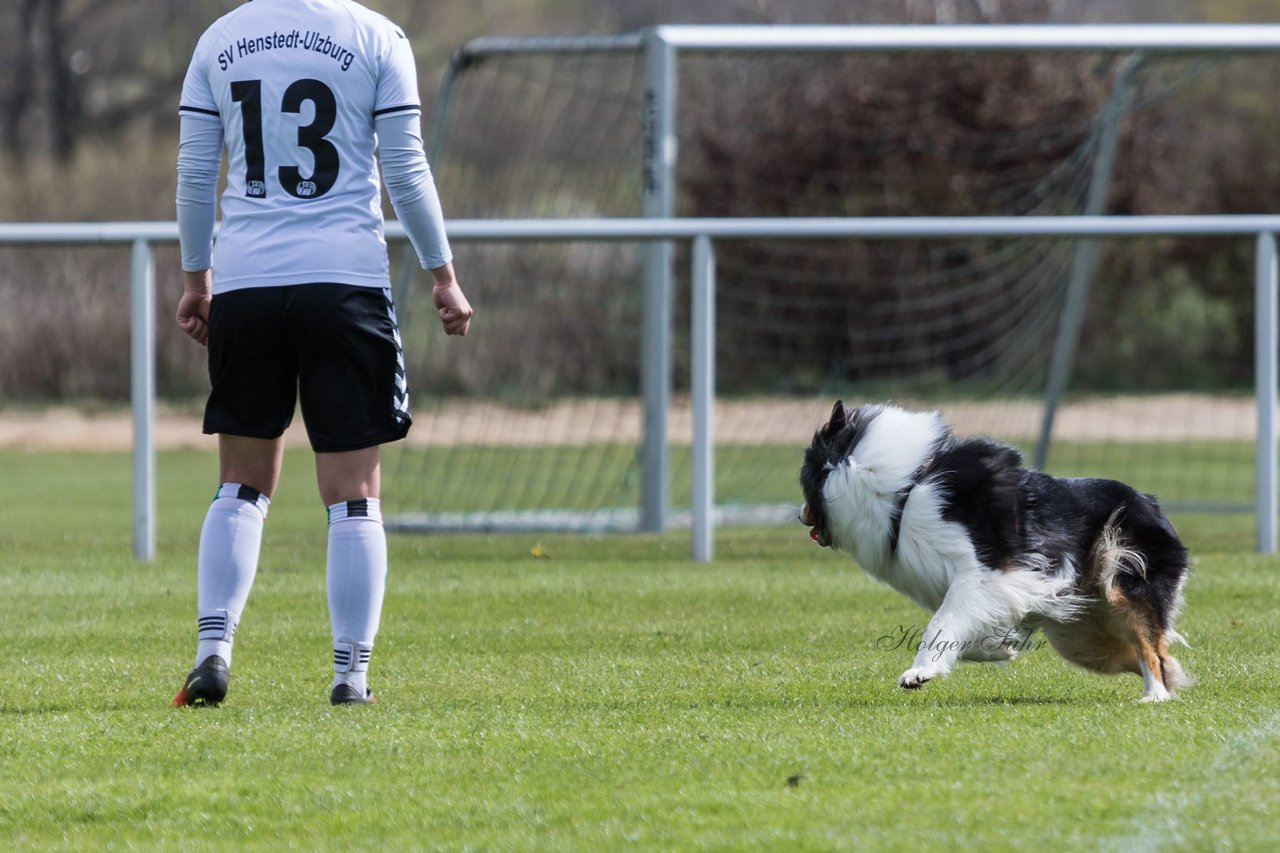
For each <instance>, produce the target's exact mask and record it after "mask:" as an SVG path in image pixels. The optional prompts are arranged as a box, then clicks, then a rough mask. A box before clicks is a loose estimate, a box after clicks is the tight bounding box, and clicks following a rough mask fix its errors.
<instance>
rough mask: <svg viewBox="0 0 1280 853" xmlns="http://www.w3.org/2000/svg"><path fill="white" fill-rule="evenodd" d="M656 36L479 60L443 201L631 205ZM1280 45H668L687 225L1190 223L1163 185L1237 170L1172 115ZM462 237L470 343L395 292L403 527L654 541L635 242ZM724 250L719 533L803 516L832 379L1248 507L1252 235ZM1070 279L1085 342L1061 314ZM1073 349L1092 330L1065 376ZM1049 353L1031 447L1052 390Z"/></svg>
mask: <svg viewBox="0 0 1280 853" xmlns="http://www.w3.org/2000/svg"><path fill="white" fill-rule="evenodd" d="M637 44H638V42H628V41H627V40H625V39H620V40H618V42H617V43H616V44H612V45H607V46H605V47H603V48H601V49H594V50H588V49H580V50H564V49H561V50H533V49H530V50H527V51H503V52H499V53H494V54H492V55H485V54H478V55H475V56H472V57H471V58H470V59H469V60H468V61H465V62H462V63H460V64H459V66H458V68H457V73H456V77H455V78H454V80H453V85H452V87H451V90H450V91H449V92H448V102H447V104H437V114H438V116H440V118H439V119H438V122H439V123H438V125H437V126H436V127H435V128H432V129H431V131H430V132H431V133H433V134H435V136H434V143H433V145H432V147H433V148H435V149H436V150H435V151H434V161H433V168H434V169H435V172H436V177H437V181H438V184H439V186H440V192H441V196H442V198H443V200H444V204H445V209H446V212H447V214H448V215H449V217H450V218H485V217H502V218H548V217H575V218H590V217H618V216H639V215H641V213H642V210H641V205H642V197H641V178H642V160H643V155H644V147H645V144H646V140H645V127H644V125H643V122H642V118H643V114H644V111H645V110H644V107H645V104H644V98H645V73H646V72H645V64H644V55H643V51H642V50H640V49H639V47H638V46H637ZM1269 62H1272V61H1271V60H1269V59H1259V58H1257V57H1254V58H1252V59H1249V60H1247V62H1245V64H1246V65H1247V66H1249V67H1247V68H1245V70H1243V71H1242V70H1241V69H1240V67H1239V64H1238V63H1237V61H1236V60H1231V61H1222V60H1215V61H1212V62H1209V61H1205V60H1203V59H1197V58H1195V57H1189V58H1180V59H1160V60H1153V59H1148V60H1146V61H1138V60H1137V59H1136V58H1134V57H1129V56H1117V55H1112V54H1090V53H1088V52H1084V53H1073V54H1062V53H1055V54H1036V53H1011V54H998V55H996V54H970V53H926V54H907V55H903V54H894V55H876V54H858V55H849V54H839V53H823V54H815V53H805V54H792V55H788V54H779V53H770V54H750V53H742V54H734V53H717V54H714V55H699V54H696V53H690V54H688V55H683V54H682V56H681V58H680V65H679V81H680V83H679V99H678V110H677V117H676V126H677V128H678V134H679V135H678V141H679V147H678V152H679V157H678V166H677V169H676V210H675V215H678V216H779V217H784V216H785V217H793V216H905V215H926V214H927V215H938V216H945V215H954V216H970V215H1069V214H1080V213H1083V212H1086V211H1088V210H1089V208H1090V206H1091V205H1101V206H1102V209H1103V211H1104V212H1150V213H1171V212H1184V211H1185V210H1186V208H1185V207H1182V206H1181V202H1179V204H1178V206H1175V207H1173V208H1172V209H1159V206H1161V205H1164V204H1166V203H1167V202H1168V201H1169V200H1171V199H1175V200H1176V199H1177V198H1178V196H1177V194H1176V193H1174V192H1172V191H1171V190H1170V189H1169V187H1167V186H1166V187H1164V188H1163V189H1161V187H1160V186H1159V182H1160V181H1163V182H1165V183H1166V184H1167V183H1168V182H1169V181H1170V172H1172V173H1173V174H1177V173H1178V171H1179V170H1192V169H1198V168H1203V167H1205V166H1206V163H1207V161H1206V158H1210V161H1212V162H1217V161H1216V160H1214V159H1213V158H1216V157H1219V156H1220V154H1218V153H1215V152H1213V151H1209V150H1207V149H1206V148H1205V147H1204V146H1199V147H1197V146H1196V145H1195V144H1194V140H1193V139H1190V138H1188V137H1187V135H1186V134H1185V131H1184V130H1181V128H1185V127H1187V126H1189V125H1187V124H1186V123H1185V122H1186V120H1187V117H1188V116H1189V115H1191V114H1195V115H1197V116H1198V119H1197V122H1198V123H1197V125H1196V126H1204V124H1205V123H1207V122H1212V121H1220V122H1222V123H1223V126H1222V127H1220V128H1219V130H1222V131H1223V132H1224V133H1225V134H1227V135H1229V134H1230V128H1231V127H1234V126H1235V125H1233V124H1231V123H1232V122H1243V121H1244V120H1245V118H1246V117H1247V115H1248V114H1249V110H1248V109H1247V108H1246V107H1245V106H1242V103H1243V102H1241V101H1236V100H1231V99H1224V98H1223V97H1222V94H1223V93H1224V92H1228V93H1234V92H1237V91H1238V90H1239V87H1240V86H1241V83H1242V81H1245V82H1247V81H1250V80H1255V82H1256V81H1257V80H1263V81H1265V80H1266V79H1269V76H1268V74H1269V71H1268V70H1267V69H1268V68H1271V66H1266V67H1265V68H1263V69H1262V70H1259V63H1269ZM1272 64H1274V63H1272ZM1272 70H1274V69H1272ZM442 97H443V96H442ZM1210 108H1213V109H1217V110H1219V112H1220V115H1218V116H1217V117H1216V118H1210V117H1206V115H1205V110H1207V109H1210ZM1153 158H1165V159H1164V160H1163V161H1162V162H1159V161H1155V160H1153ZM1112 160H1114V163H1113V162H1112ZM1209 195H1211V194H1209ZM1205 197H1206V194H1205V193H1201V194H1200V195H1199V196H1197V198H1196V199H1195V200H1196V201H1199V200H1202V199H1203V198H1205ZM1148 207H1151V208H1155V209H1146V208H1148ZM1197 212H1204V211H1197ZM1213 212H1218V211H1213ZM454 250H455V253H456V261H455V263H456V267H457V269H458V271H459V275H460V278H461V280H462V282H463V284H464V286H465V288H466V289H467V292H468V295H469V296H470V298H471V300H472V302H473V303H474V304H475V305H476V307H477V312H478V313H477V319H476V322H475V326H474V329H473V334H472V335H471V336H469V337H468V338H466V339H465V340H461V341H459V340H456V339H451V340H448V341H446V340H445V339H444V338H443V336H441V335H440V334H439V333H438V329H437V328H435V323H434V311H433V310H432V308H431V306H430V304H429V301H428V299H427V296H426V293H425V290H426V289H425V288H419V289H418V290H416V291H413V292H412V293H410V292H405V293H401V294H399V295H398V299H399V300H400V303H401V314H402V316H401V321H402V326H403V331H404V333H405V337H406V347H407V350H408V352H409V355H410V358H411V361H412V365H411V380H410V381H411V388H412V393H413V408H414V413H415V426H414V429H413V431H412V433H411V439H410V441H408V442H405V443H402V444H400V445H398V446H396V447H394V448H391V449H389V452H388V455H387V461H386V467H387V470H388V474H389V476H388V477H387V481H388V482H387V492H388V496H389V498H390V500H389V501H388V503H389V504H394V505H395V506H397V507H398V508H399V510H401V512H402V514H401V515H400V516H398V517H397V518H396V519H395V524H398V525H399V526H402V527H410V528H416V527H425V528H433V529H512V530H630V529H635V528H636V526H637V524H638V523H639V512H638V510H637V507H638V506H639V505H640V501H641V497H640V488H641V479H642V476H643V470H644V468H643V459H642V456H643V453H642V439H643V435H642V431H643V426H642V424H643V416H642V402H641V398H640V393H641V392H640V367H639V365H640V360H641V359H640V353H641V348H642V343H643V342H642V341H641V333H640V325H641V309H642V299H643V294H642V288H643V285H642V283H641V264H640V248H639V246H638V245H636V244H631V243H625V242H619V243H598V242H591V243H587V242H578V243H556V242H545V243H458V244H456V245H455V246H454ZM1094 252H1096V255H1097V258H1096V264H1095V263H1092V262H1091V261H1092V260H1093V259H1092V253H1094ZM688 255H689V249H688V247H687V246H682V247H679V248H678V249H677V252H676V262H675V265H674V268H675V275H676V297H675V306H676V308H675V314H676V316H675V319H674V327H673V339H674V344H673V353H672V366H673V372H672V376H671V383H672V399H671V404H670V408H669V412H668V424H667V437H666V441H667V446H668V450H669V467H668V471H669V481H668V482H667V483H666V484H665V485H666V488H667V489H668V494H669V498H668V500H669V506H670V509H671V515H670V519H671V521H672V522H673V523H675V524H679V523H681V521H682V519H683V518H684V517H685V512H684V511H685V510H686V509H687V507H688V506H689V500H690V456H691V454H690V444H691V437H692V426H691V412H690V405H689V402H688V396H687V391H688V388H689V362H690V356H689V334H688V326H689V308H688V306H689V294H688V275H687V269H688ZM716 255H717V280H718V285H717V302H716V313H717V322H716V337H715V359H716V368H717V369H716V377H715V382H716V394H717V397H716V404H715V405H716V408H715V424H716V433H715V453H716V457H715V458H716V484H715V499H716V504H717V511H718V514H720V515H721V518H722V520H726V519H727V520H733V519H738V520H743V521H749V522H762V521H774V520H786V519H791V518H794V516H795V507H796V504H797V503H798V501H799V500H800V498H799V493H798V485H797V473H798V469H799V464H800V460H801V456H802V453H803V449H804V447H805V446H806V444H807V443H808V440H809V439H810V437H811V436H812V434H813V431H814V429H815V428H816V427H817V426H819V425H820V424H821V423H822V422H823V421H824V420H825V417H826V415H827V414H828V412H829V410H830V406H831V403H832V401H833V400H834V399H836V398H837V397H841V398H843V399H845V400H846V402H851V403H859V402H864V401H877V400H885V399H889V400H894V401H897V402H899V403H901V404H903V405H907V406H918V407H928V408H936V409H939V410H941V411H942V412H943V413H944V414H945V415H946V416H947V417H948V419H949V420H950V422H951V424H952V426H953V428H954V429H955V430H956V431H957V432H958V433H962V434H970V433H981V434H986V435H990V436H993V437H995V438H998V439H1001V440H1005V441H1009V442H1012V443H1014V444H1016V445H1018V446H1019V447H1021V448H1022V449H1023V450H1024V452H1025V454H1026V456H1027V459H1028V462H1029V463H1031V462H1040V463H1042V464H1044V466H1045V467H1046V468H1047V469H1048V470H1049V471H1050V472H1052V473H1059V474H1072V475H1076V474H1080V475H1094V474H1098V475H1105V476H1110V477H1115V478H1121V479H1126V480H1129V481H1131V482H1133V483H1134V484H1135V485H1137V486H1139V487H1140V488H1143V489H1146V490H1149V491H1153V492H1155V493H1156V494H1158V495H1159V496H1160V497H1161V498H1162V499H1163V500H1164V501H1165V503H1166V504H1169V505H1172V506H1183V507H1189V508H1223V507H1238V508H1244V507H1247V506H1248V505H1249V504H1250V502H1251V501H1252V496H1253V479H1254V474H1253V430H1254V414H1253V402H1252V397H1251V395H1250V393H1249V391H1248V388H1249V383H1250V369H1251V361H1250V356H1249V355H1248V354H1249V353H1250V352H1251V346H1252V342H1251V339H1250V332H1249V330H1250V329H1251V328H1252V326H1251V323H1252V320H1251V317H1250V316H1249V315H1248V314H1247V312H1246V313H1244V314H1243V315H1242V314H1241V311H1240V309H1239V306H1240V305H1241V304H1243V305H1245V306H1248V305H1251V299H1252V297H1251V289H1250V284H1251V281H1252V275H1251V272H1250V269H1251V266H1250V264H1251V260H1250V259H1251V257H1252V246H1251V245H1248V244H1247V242H1239V241H1238V242H1237V243H1235V244H1232V243H1229V242H1223V241H1219V242H1218V243H1216V244H1215V243H1212V242H1211V241H1199V242H1197V241H1159V240H1147V241H1114V242H1104V243H1100V244H1097V245H1096V246H1089V245H1082V244H1081V243H1079V242H1076V241H1068V240H1049V239H980V240H979V239H974V240H945V241H941V240H930V241H924V240H892V241H853V240H827V239H823V240H816V239H815V240H774V241H768V240H757V241H720V242H718V243H717V245H716ZM1209 275H1212V276H1213V280H1211V281H1207V282H1206V281H1205V280H1204V279H1203V278H1202V276H1209ZM1073 281H1074V282H1075V283H1074V284H1073ZM1081 283H1083V284H1084V285H1085V288H1084V289H1082V290H1081V291H1079V292H1081V293H1087V297H1088V298H1087V300H1086V302H1085V305H1084V308H1085V310H1084V313H1083V318H1082V322H1081V323H1080V324H1079V327H1078V329H1076V330H1073V329H1071V328H1070V326H1071V324H1070V323H1069V322H1066V321H1064V311H1063V306H1064V303H1065V301H1066V299H1067V293H1068V290H1069V289H1070V288H1072V287H1078V286H1080V284H1081ZM1242 294H1243V296H1241V295H1242ZM1063 334H1068V335H1071V336H1072V340H1073V341H1075V342H1076V343H1077V345H1076V346H1075V348H1074V355H1075V357H1074V358H1073V359H1071V360H1070V363H1069V364H1067V365H1065V368H1064V366H1063V365H1061V364H1058V365H1057V366H1055V354H1054V353H1055V341H1058V340H1059V339H1060V337H1061V336H1062V335H1063ZM1059 347H1061V345H1060V344H1059ZM1060 355H1061V354H1059V358H1060ZM1064 369H1065V373H1063V375H1064V376H1066V377H1068V378H1069V379H1070V382H1069V383H1068V384H1067V385H1066V394H1065V396H1064V397H1062V398H1061V399H1060V400H1058V401H1057V407H1056V416H1055V417H1054V419H1053V423H1052V427H1053V429H1052V442H1051V443H1050V444H1047V445H1046V444H1044V443H1043V442H1042V440H1041V436H1042V433H1043V432H1044V430H1045V427H1046V420H1045V411H1046V405H1045V398H1046V389H1047V388H1048V387H1049V386H1050V385H1051V384H1052V375H1053V372H1054V371H1055V370H1059V371H1062V370H1064Z"/></svg>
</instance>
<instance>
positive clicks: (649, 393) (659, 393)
mask: <svg viewBox="0 0 1280 853" xmlns="http://www.w3.org/2000/svg"><path fill="white" fill-rule="evenodd" d="M645 64H646V74H647V76H646V80H645V91H644V116H643V119H644V165H643V169H644V171H643V176H642V177H643V187H642V192H643V202H644V215H645V216H646V217H651V218H658V219H668V218H670V217H671V216H672V214H673V213H674V212H675V193H674V188H673V186H674V183H675V163H676V134H675V121H676V116H675V101H676V52H675V48H674V47H673V46H672V45H671V44H670V43H669V42H667V40H666V39H664V38H663V37H662V35H661V34H660V33H659V32H658V31H657V30H650V31H649V32H648V33H647V34H646V37H645ZM671 261H672V252H671V243H670V242H669V241H655V242H651V243H647V244H645V246H644V248H643V249H642V253H641V263H642V266H643V281H644V297H643V298H644V316H643V319H642V322H641V342H640V347H641V356H640V362H641V363H640V384H641V392H642V395H643V397H644V452H643V454H642V459H643V468H642V471H643V474H642V477H641V484H640V489H641V495H640V527H641V529H642V530H648V531H659V530H662V529H663V528H665V527H666V523H667V522H666V518H667V476H668V468H669V464H668V458H667V410H668V408H669V407H670V399H671V346H672V345H671V337H672V336H671V323H672V305H671V303H672V296H671V291H672V285H671Z"/></svg>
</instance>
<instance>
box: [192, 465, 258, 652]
mask: <svg viewBox="0 0 1280 853" xmlns="http://www.w3.org/2000/svg"><path fill="white" fill-rule="evenodd" d="M270 504H271V499H270V498H268V497H267V496H266V495H264V494H262V493H261V492H259V491H258V490H257V489H253V488H250V487H249V486H242V485H240V484H239V483H223V484H222V485H221V486H219V487H218V493H217V494H216V495H215V496H214V498H213V503H211V504H210V505H209V511H208V512H207V513H206V514H205V517H204V527H202V528H201V530H200V558H199V569H198V575H199V584H198V589H199V592H198V597H197V604H196V607H197V608H198V611H199V613H198V616H197V623H198V625H199V637H200V645H199V647H198V648H197V649H196V666H199V665H200V663H201V662H202V661H204V660H205V659H206V658H207V657H209V656H210V655H217V656H218V657H220V658H222V659H223V660H224V661H226V662H227V666H230V665H231V643H232V640H233V638H234V637H235V633H236V625H237V624H239V622H240V614H241V612H243V611H244V603H245V601H246V600H247V599H248V598H249V590H250V588H251V587H252V586H253V577H254V575H255V574H257V571H258V552H259V551H260V550H261V548H262V526H263V523H264V522H265V521H266V518H267V508H268V507H269V506H270Z"/></svg>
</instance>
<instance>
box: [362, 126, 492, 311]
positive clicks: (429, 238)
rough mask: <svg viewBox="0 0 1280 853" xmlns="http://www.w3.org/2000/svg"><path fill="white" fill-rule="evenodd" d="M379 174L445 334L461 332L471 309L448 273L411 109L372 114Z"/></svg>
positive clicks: (440, 220)
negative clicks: (426, 276)
mask: <svg viewBox="0 0 1280 853" xmlns="http://www.w3.org/2000/svg"><path fill="white" fill-rule="evenodd" d="M376 126H377V132H378V150H379V156H380V158H381V160H382V178H383V182H384V183H385V184H386V185H387V195H389V196H390V197H391V204H392V206H393V207H394V208H395V210H396V216H397V217H398V218H399V220H400V223H401V224H402V225H404V229H405V231H406V233H408V235H409V242H410V243H412V244H413V248H414V251H416V252H417V254H418V262H419V263H421V264H422V268H423V269H425V270H430V272H431V277H432V279H433V281H434V285H433V287H432V289H431V296H432V299H433V300H434V301H435V305H436V310H437V311H438V312H439V314H440V322H441V323H442V324H443V325H444V330H445V333H446V334H450V335H465V334H466V333H467V330H468V328H469V327H470V325H471V317H472V315H473V313H474V312H473V311H472V309H471V305H470V303H468V302H467V297H466V296H465V295H464V294H463V292H462V288H461V287H459V286H458V282H457V279H456V278H455V277H454V273H453V253H452V251H451V250H450V249H449V238H448V236H447V235H446V234H445V230H444V213H443V211H442V210H441V207H440V196H439V193H437V192H436V183H435V180H434V179H433V178H432V176H431V167H430V166H429V165H428V164H427V157H426V154H425V152H424V151H423V147H422V133H421V130H420V127H421V122H420V120H419V117H418V113H417V111H416V110H409V111H402V112H392V113H387V114H384V115H380V116H378V117H377V119H376Z"/></svg>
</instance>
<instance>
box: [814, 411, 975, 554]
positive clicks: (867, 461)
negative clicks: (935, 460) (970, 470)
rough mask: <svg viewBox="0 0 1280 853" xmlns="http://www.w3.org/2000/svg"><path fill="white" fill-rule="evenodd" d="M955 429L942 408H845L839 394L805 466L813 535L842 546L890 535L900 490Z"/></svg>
mask: <svg viewBox="0 0 1280 853" xmlns="http://www.w3.org/2000/svg"><path fill="white" fill-rule="evenodd" d="M950 436H951V431H950V430H949V429H948V428H947V425H946V423H945V422H944V421H943V420H942V416H941V415H940V414H938V413H937V412H911V411H907V410H906V409H902V408H900V407H898V406H895V405H893V404H891V403H883V404H874V405H868V406H859V407H857V408H845V405H844V402H843V401H837V402H836V404H835V407H834V408H832V410H831V417H830V419H829V420H828V421H827V423H826V424H825V425H824V426H823V427H822V428H821V429H819V430H818V431H817V432H816V433H814V436H813V442H812V443H811V444H810V445H809V448H808V450H806V451H805V454H804V464H803V465H802V466H801V468H800V487H801V489H803V491H804V501H805V502H804V506H803V507H801V509H800V520H801V521H802V522H803V523H804V524H806V525H807V526H808V527H809V528H810V532H809V536H810V538H812V539H813V541H815V542H817V543H818V544H819V545H822V546H823V547H838V548H840V549H841V550H849V548H850V547H852V546H854V545H855V543H857V542H861V543H862V545H863V546H868V545H869V544H870V543H872V542H874V541H878V540H879V539H880V538H881V537H884V541H885V542H886V543H888V542H891V541H892V539H893V534H892V532H891V530H892V523H893V522H892V519H893V518H894V513H895V512H897V511H900V507H898V508H895V504H896V502H897V500H898V494H899V493H900V492H901V490H902V489H903V488H906V487H908V486H909V485H911V484H914V483H915V481H916V478H917V477H918V476H919V475H920V472H921V470H922V469H923V467H924V466H925V465H926V464H927V463H928V461H929V460H930V459H931V458H932V457H933V456H935V454H936V453H937V452H938V450H939V449H941V448H942V447H943V446H945V445H946V443H947V442H948V441H949V440H950ZM833 477H834V478H836V484H835V485H833V483H832V482H831V481H832V478H833ZM886 547H887V546H886Z"/></svg>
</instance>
